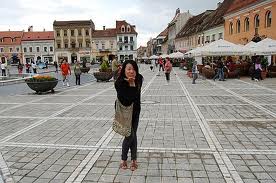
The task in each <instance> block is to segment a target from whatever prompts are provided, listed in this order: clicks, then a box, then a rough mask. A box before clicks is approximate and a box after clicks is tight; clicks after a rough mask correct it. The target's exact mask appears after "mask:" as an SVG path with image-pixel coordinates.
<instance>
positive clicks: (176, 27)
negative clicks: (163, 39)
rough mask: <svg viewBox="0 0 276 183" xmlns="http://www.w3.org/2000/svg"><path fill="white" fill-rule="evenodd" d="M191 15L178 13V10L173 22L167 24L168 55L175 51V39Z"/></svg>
mask: <svg viewBox="0 0 276 183" xmlns="http://www.w3.org/2000/svg"><path fill="white" fill-rule="evenodd" d="M190 17H192V15H191V14H190V13H189V11H188V12H184V13H180V9H179V8H178V9H177V10H176V13H175V16H174V18H173V20H172V21H171V22H170V23H169V24H168V53H173V52H175V51H176V49H175V38H176V35H177V34H178V33H179V32H180V30H181V29H182V27H183V26H184V25H185V24H186V22H187V21H188V20H189V18H190Z"/></svg>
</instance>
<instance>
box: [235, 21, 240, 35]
mask: <svg viewBox="0 0 276 183" xmlns="http://www.w3.org/2000/svg"><path fill="white" fill-rule="evenodd" d="M240 32H241V21H240V20H238V21H237V24H236V33H240Z"/></svg>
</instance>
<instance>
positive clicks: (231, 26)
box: [229, 22, 233, 35]
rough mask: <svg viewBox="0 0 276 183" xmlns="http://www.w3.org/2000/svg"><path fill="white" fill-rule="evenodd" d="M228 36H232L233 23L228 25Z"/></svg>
mask: <svg viewBox="0 0 276 183" xmlns="http://www.w3.org/2000/svg"><path fill="white" fill-rule="evenodd" d="M229 34H230V35H232V34H233V23H232V22H230V24H229Z"/></svg>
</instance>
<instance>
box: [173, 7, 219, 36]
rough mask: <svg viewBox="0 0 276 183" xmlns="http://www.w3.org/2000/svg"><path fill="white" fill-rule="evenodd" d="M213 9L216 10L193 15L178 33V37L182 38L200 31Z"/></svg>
mask: <svg viewBox="0 0 276 183" xmlns="http://www.w3.org/2000/svg"><path fill="white" fill-rule="evenodd" d="M213 11H214V10H207V11H205V12H203V13H201V14H199V15H196V16H193V17H191V18H190V19H189V20H188V21H187V23H186V24H185V25H184V27H182V29H181V30H180V31H179V33H178V34H177V35H176V38H181V37H185V36H189V35H193V34H195V33H197V32H200V31H201V30H202V25H203V24H204V21H206V17H207V16H208V15H209V14H210V13H212V12H213Z"/></svg>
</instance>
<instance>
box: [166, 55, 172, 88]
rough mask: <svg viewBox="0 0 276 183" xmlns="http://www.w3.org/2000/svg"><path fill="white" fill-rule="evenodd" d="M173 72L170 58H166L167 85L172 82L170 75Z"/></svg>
mask: <svg viewBox="0 0 276 183" xmlns="http://www.w3.org/2000/svg"><path fill="white" fill-rule="evenodd" d="M171 71H172V64H171V61H170V59H169V58H166V63H165V75H166V80H167V84H169V82H170V74H171Z"/></svg>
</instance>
